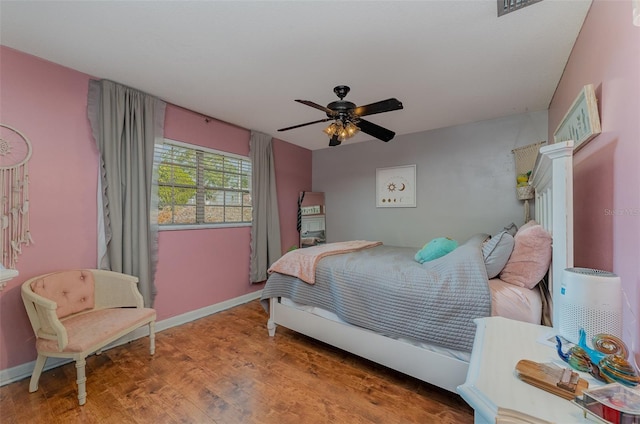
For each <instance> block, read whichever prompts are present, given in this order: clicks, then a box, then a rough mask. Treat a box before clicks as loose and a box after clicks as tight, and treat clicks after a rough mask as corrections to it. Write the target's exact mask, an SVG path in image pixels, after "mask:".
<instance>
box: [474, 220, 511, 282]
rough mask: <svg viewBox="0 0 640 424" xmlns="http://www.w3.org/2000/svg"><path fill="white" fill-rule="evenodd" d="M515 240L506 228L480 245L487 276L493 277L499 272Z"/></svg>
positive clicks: (507, 258) (509, 254) (505, 262)
mask: <svg viewBox="0 0 640 424" xmlns="http://www.w3.org/2000/svg"><path fill="white" fill-rule="evenodd" d="M514 245H515V241H514V239H513V236H512V235H511V234H509V233H508V231H507V230H504V231H501V232H499V233H498V234H496V235H495V236H493V237H491V238H490V239H489V240H487V242H486V243H485V244H484V245H483V246H482V256H484V264H485V266H486V268H487V277H489V279H491V278H494V277H495V276H496V275H498V274H500V271H502V268H504V266H505V265H506V264H507V261H508V260H509V256H511V252H513V246H514Z"/></svg>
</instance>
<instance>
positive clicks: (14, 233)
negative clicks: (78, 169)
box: [0, 124, 33, 268]
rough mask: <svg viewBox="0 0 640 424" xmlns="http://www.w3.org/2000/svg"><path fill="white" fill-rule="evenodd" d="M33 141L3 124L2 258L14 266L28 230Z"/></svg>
mask: <svg viewBox="0 0 640 424" xmlns="http://www.w3.org/2000/svg"><path fill="white" fill-rule="evenodd" d="M30 158H31V142H30V141H29V139H28V138H27V137H26V136H25V135H24V134H22V133H21V132H20V131H18V130H17V129H15V128H12V127H10V126H9V125H5V124H0V213H1V215H0V260H2V264H3V265H4V266H5V267H6V268H15V265H16V262H17V261H18V255H19V254H20V253H22V246H23V245H27V246H28V245H29V244H31V243H33V240H32V239H31V233H29V168H28V162H29V159H30Z"/></svg>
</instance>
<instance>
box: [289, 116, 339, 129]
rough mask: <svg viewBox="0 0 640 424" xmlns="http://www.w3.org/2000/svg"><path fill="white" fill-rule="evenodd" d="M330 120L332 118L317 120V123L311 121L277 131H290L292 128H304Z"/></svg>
mask: <svg viewBox="0 0 640 424" xmlns="http://www.w3.org/2000/svg"><path fill="white" fill-rule="evenodd" d="M331 120H333V118H324V119H318V120H317V121H311V122H307V123H305V124H298V125H294V126H292V127H287V128H280V129H279V130H278V131H288V130H292V129H294V128H300V127H306V126H307V125H311V124H317V123H318V122H327V121H331Z"/></svg>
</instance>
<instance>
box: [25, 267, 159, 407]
mask: <svg viewBox="0 0 640 424" xmlns="http://www.w3.org/2000/svg"><path fill="white" fill-rule="evenodd" d="M137 282H138V279H137V278H136V277H133V276H130V275H126V274H121V273H118V272H113V271H104V270H96V269H87V270H74V271H61V272H54V273H51V274H46V275H41V276H38V277H34V278H31V279H29V280H27V281H25V282H24V283H23V284H22V300H23V301H24V305H25V308H26V309H27V314H28V315H29V320H30V321H31V326H32V327H33V331H34V333H35V335H36V350H37V351H38V358H37V360H36V365H35V368H34V370H33V374H32V375H31V382H30V384H29V392H35V391H36V390H38V380H39V379H40V374H42V370H43V369H44V365H45V362H46V360H47V358H48V357H53V358H70V359H73V360H74V361H75V362H76V370H77V381H76V382H77V384H78V400H79V403H80V405H84V404H85V402H86V399H87V392H86V381H87V379H86V376H85V364H86V362H85V358H86V357H87V356H89V355H90V354H92V353H94V352H99V351H100V350H102V348H103V347H105V346H107V345H109V344H110V343H113V342H114V341H115V340H117V339H119V338H120V337H122V336H124V335H126V334H128V333H130V332H132V331H134V330H135V329H137V328H139V327H142V326H143V325H148V326H149V342H150V352H151V355H153V354H154V353H155V320H156V311H155V310H154V309H151V308H145V307H144V305H143V299H142V295H141V294H140V292H139V291H138V288H137V286H136V284H137Z"/></svg>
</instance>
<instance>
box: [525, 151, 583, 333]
mask: <svg viewBox="0 0 640 424" xmlns="http://www.w3.org/2000/svg"><path fill="white" fill-rule="evenodd" d="M573 149H574V143H573V141H571V140H570V141H563V142H559V143H554V144H550V145H548V146H543V147H541V148H540V153H539V154H538V158H537V159H536V164H535V166H534V169H533V173H532V177H531V181H532V185H533V186H534V188H535V220H536V221H537V222H538V223H539V224H541V225H542V226H543V227H544V228H545V229H546V230H547V231H549V233H551V236H552V237H553V250H552V256H551V268H550V269H549V291H550V292H551V297H552V298H553V300H554V301H555V300H556V299H558V300H559V299H560V289H561V281H562V274H563V271H564V269H565V268H571V267H573ZM554 303H555V302H554ZM558 309H559V308H555V307H553V308H552V317H553V318H552V319H553V326H554V328H558V315H559V314H558Z"/></svg>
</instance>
